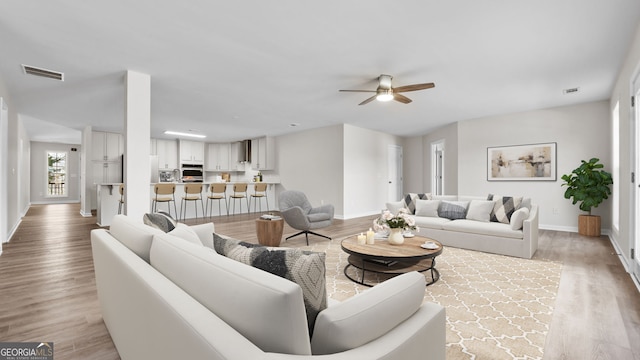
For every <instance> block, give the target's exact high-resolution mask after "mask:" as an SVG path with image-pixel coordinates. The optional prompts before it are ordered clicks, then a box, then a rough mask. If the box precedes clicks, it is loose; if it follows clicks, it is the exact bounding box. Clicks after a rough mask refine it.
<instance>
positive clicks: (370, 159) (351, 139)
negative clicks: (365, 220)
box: [344, 125, 402, 219]
mask: <svg viewBox="0 0 640 360" xmlns="http://www.w3.org/2000/svg"><path fill="white" fill-rule="evenodd" d="M389 145H399V146H402V139H401V138H400V137H396V136H393V135H389V134H385V133H381V132H378V131H373V130H368V129H363V128H359V127H355V126H352V125H344V217H345V218H347V219H349V218H354V217H360V216H366V215H373V214H378V213H380V210H381V209H383V208H384V204H385V203H387V202H388V201H389V200H388V198H389V169H388V148H389Z"/></svg>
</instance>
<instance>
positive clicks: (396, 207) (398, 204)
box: [387, 200, 405, 214]
mask: <svg viewBox="0 0 640 360" xmlns="http://www.w3.org/2000/svg"><path fill="white" fill-rule="evenodd" d="M404 207H405V206H404V201H402V200H400V201H395V202H388V203H387V210H389V211H390V212H391V213H392V214H397V213H398V212H399V211H400V209H402V208H404Z"/></svg>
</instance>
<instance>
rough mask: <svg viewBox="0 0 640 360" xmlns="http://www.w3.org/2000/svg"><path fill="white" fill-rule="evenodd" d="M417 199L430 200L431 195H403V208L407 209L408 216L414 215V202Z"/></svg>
mask: <svg viewBox="0 0 640 360" xmlns="http://www.w3.org/2000/svg"><path fill="white" fill-rule="evenodd" d="M417 199H420V200H431V193H426V194H415V193H408V194H407V195H405V197H404V199H403V201H404V206H405V207H406V208H407V209H409V213H410V214H415V213H416V203H415V201H416V200H417Z"/></svg>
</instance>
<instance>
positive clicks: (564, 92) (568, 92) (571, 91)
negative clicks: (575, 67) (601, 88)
mask: <svg viewBox="0 0 640 360" xmlns="http://www.w3.org/2000/svg"><path fill="white" fill-rule="evenodd" d="M578 90H580V88H577V87H575V88H570V89H564V90H562V93H563V94H565V95H567V94H575V93H577V92H578Z"/></svg>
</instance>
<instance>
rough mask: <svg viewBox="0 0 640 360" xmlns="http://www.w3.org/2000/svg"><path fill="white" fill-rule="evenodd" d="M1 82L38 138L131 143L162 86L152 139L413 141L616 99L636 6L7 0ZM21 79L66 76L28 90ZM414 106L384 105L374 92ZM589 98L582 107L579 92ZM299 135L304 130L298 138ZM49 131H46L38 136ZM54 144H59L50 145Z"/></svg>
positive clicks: (1, 20)
mask: <svg viewBox="0 0 640 360" xmlns="http://www.w3.org/2000/svg"><path fill="white" fill-rule="evenodd" d="M0 5H1V7H0V8H1V9H2V11H0V54H2V55H1V57H0V77H1V78H3V79H4V81H5V84H6V86H7V88H8V91H9V92H10V101H11V102H10V103H9V106H10V107H15V108H16V109H18V111H19V113H20V116H21V118H22V119H23V120H24V122H25V124H26V126H27V128H28V131H29V133H30V135H31V136H32V137H37V138H38V139H41V138H42V136H43V134H42V133H39V132H42V131H40V130H41V129H45V127H44V126H39V125H38V124H41V123H40V122H41V121H45V122H51V123H54V124H57V125H61V126H63V127H68V128H71V129H74V130H76V131H77V130H81V129H82V128H84V127H85V126H86V125H91V126H93V128H94V129H97V130H104V131H122V129H123V128H124V73H125V71H126V70H134V71H138V72H143V73H147V74H149V75H150V76H151V96H152V100H151V118H152V123H151V124H152V134H151V135H152V136H153V137H166V136H163V135H162V132H163V131H164V130H167V129H171V130H177V131H188V130H197V131H200V132H203V133H205V134H206V135H207V136H208V137H207V141H209V142H216V141H234V140H241V139H245V138H250V137H255V136H260V135H274V136H275V135H280V134H284V133H289V132H294V131H299V130H306V129H310V128H316V127H323V126H328V125H333V124H341V123H346V124H351V125H354V126H358V127H363V128H368V129H372V130H378V131H384V132H387V133H391V134H395V135H400V136H413V135H420V134H425V133H428V132H429V131H431V130H433V129H435V128H437V127H440V126H443V125H445V124H448V123H451V122H456V121H460V120H467V119H474V118H478V117H483V116H488V115H495V114H502V113H511V112H519V111H527V110H532V109H540V108H547V107H554V106H562V105H569V104H576V103H582V102H588V101H595V100H602V99H608V98H609V96H610V92H611V90H612V87H613V82H614V80H615V78H616V76H617V73H618V70H619V68H620V66H621V64H622V61H623V59H624V57H625V55H626V52H627V50H628V48H629V46H630V42H631V40H632V35H633V34H634V32H635V29H636V27H637V25H638V23H639V21H640V1H638V0H607V1H603V0H562V1H558V0H535V1H534V0H484V1H478V0H449V1H442V0H437V1H436V0H408V1H371V0H369V1H339V0H326V1H313V2H310V1H294V0H281V1H255V0H254V1H224V2H222V1H210V0H209V1H204V0H190V1H185V2H177V1H166V0H162V1H158V0H156V1H152V0H136V1H127V0H109V1H106V0H95V1H77V0H58V1H14V0H0ZM21 64H27V65H31V66H37V67H43V68H46V69H51V70H57V71H61V72H64V74H65V81H64V82H57V81H54V80H50V79H44V78H38V77H33V76H30V75H25V74H23V72H22V69H21ZM380 74H390V75H392V76H393V77H394V79H393V85H394V86H401V85H408V84H414V83H424V82H434V83H435V84H436V87H435V88H434V89H430V90H424V91H418V92H410V93H405V95H407V96H408V97H409V98H411V99H413V102H412V103H410V104H407V105H404V104H401V103H398V102H390V103H380V102H377V101H374V102H371V103H369V104H368V105H364V106H358V105H357V104H358V103H360V102H361V101H362V100H364V99H366V98H367V97H369V96H370V94H367V93H341V92H338V90H339V89H375V88H376V81H375V79H376V77H377V76H378V75H380ZM572 87H579V88H580V91H579V92H578V93H576V94H572V95H563V92H562V90H563V89H566V88H572ZM292 123H297V124H299V125H298V126H297V127H291V126H290V124H292ZM34 124H35V125H34ZM52 131H53V130H51V129H49V130H46V131H45V133H44V136H45V137H46V135H47V133H49V134H52Z"/></svg>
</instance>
